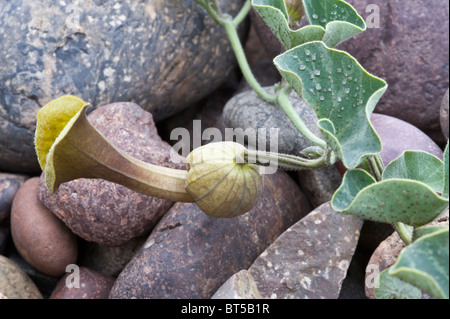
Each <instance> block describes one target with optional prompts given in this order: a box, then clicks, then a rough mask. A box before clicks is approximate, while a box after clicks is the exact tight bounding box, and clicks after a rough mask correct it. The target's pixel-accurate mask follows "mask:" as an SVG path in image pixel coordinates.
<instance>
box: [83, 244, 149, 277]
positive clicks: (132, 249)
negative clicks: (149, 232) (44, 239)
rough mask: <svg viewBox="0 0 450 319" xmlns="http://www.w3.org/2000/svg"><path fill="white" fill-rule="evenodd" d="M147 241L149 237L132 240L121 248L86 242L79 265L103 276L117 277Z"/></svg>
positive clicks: (120, 246)
mask: <svg viewBox="0 0 450 319" xmlns="http://www.w3.org/2000/svg"><path fill="white" fill-rule="evenodd" d="M146 239H147V236H140V237H136V238H132V239H130V240H129V241H127V242H126V243H123V244H121V245H119V246H100V245H99V244H97V243H94V242H88V241H85V242H84V245H82V248H81V249H80V251H81V252H80V254H79V255H80V256H79V258H78V264H79V265H80V266H83V267H86V268H89V269H92V270H95V271H97V272H99V273H102V274H103V275H106V276H110V277H117V276H118V275H119V273H120V272H121V271H122V269H123V268H124V267H125V266H126V264H128V262H129V261H130V260H131V259H132V258H133V256H134V255H135V254H136V252H137V251H138V250H139V249H140V248H141V246H142V245H143V244H144V242H145V240H146Z"/></svg>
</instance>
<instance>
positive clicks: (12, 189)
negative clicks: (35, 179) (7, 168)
mask: <svg viewBox="0 0 450 319" xmlns="http://www.w3.org/2000/svg"><path fill="white" fill-rule="evenodd" d="M26 179H27V177H26V176H24V175H18V174H6V173H0V224H2V222H4V221H6V220H7V219H8V218H9V215H10V212H11V205H12V202H13V199H14V196H15V195H16V193H17V190H18V189H19V188H20V186H21V185H22V184H23V183H24V182H25V180H26Z"/></svg>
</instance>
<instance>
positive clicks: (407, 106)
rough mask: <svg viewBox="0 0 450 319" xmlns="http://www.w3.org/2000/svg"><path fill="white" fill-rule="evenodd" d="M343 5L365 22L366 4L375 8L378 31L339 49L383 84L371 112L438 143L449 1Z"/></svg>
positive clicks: (372, 0)
mask: <svg viewBox="0 0 450 319" xmlns="http://www.w3.org/2000/svg"><path fill="white" fill-rule="evenodd" d="M348 2H349V3H350V4H352V5H353V6H354V7H355V9H356V11H358V12H359V13H360V15H361V16H362V17H363V18H364V19H366V18H367V17H368V16H369V15H370V14H372V13H373V12H371V11H370V10H369V11H368V12H367V11H366V8H367V6H368V5H369V4H370V5H377V6H378V8H379V13H380V27H379V28H368V29H367V30H366V31H365V32H363V33H361V34H359V35H357V36H356V37H354V38H352V39H349V40H348V41H346V42H344V43H342V44H341V45H339V46H338V49H341V50H344V51H348V52H349V53H350V54H351V55H353V56H354V57H355V58H356V59H357V60H358V61H359V63H361V65H362V66H363V67H364V68H365V69H366V70H367V71H369V72H370V73H372V74H374V75H376V76H378V77H381V78H383V79H384V80H385V81H386V82H387V83H388V85H389V88H388V90H387V91H386V93H385V94H384V96H383V97H382V98H381V100H380V102H379V103H378V105H377V108H376V112H377V113H382V114H386V115H391V116H393V117H396V118H399V119H402V120H404V121H406V122H408V123H411V124H412V125H414V126H416V127H418V128H419V129H421V130H422V131H424V132H425V133H426V134H427V135H429V136H430V137H431V138H432V139H433V140H435V141H437V142H438V143H440V142H442V140H443V138H442V133H441V128H440V125H439V106H440V103H441V100H442V97H443V96H444V94H445V91H446V90H447V89H448V85H449V60H448V57H449V55H448V47H449V36H448V30H449V3H448V1H443V0H439V1H428V0H416V1H402V0H363V1H361V0H349V1H348ZM430 17H432V18H430ZM369 22H370V21H369Z"/></svg>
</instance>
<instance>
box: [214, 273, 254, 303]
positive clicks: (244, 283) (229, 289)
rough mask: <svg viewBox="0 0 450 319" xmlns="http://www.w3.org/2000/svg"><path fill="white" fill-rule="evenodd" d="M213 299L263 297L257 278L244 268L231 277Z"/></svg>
mask: <svg viewBox="0 0 450 319" xmlns="http://www.w3.org/2000/svg"><path fill="white" fill-rule="evenodd" d="M211 299H261V294H260V293H259V291H258V288H257V287H256V283H255V280H254V279H253V277H252V275H250V273H249V272H248V271H247V270H245V269H243V270H241V271H239V272H237V273H235V274H234V275H233V276H231V277H230V279H228V280H227V281H225V283H224V284H223V285H222V286H221V287H220V288H219V289H218V290H217V291H216V292H215V293H214V295H213V296H212V297H211Z"/></svg>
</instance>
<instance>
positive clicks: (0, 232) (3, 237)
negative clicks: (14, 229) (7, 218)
mask: <svg viewBox="0 0 450 319" xmlns="http://www.w3.org/2000/svg"><path fill="white" fill-rule="evenodd" d="M10 232H11V231H10V229H9V227H3V226H0V255H4V252H5V247H6V243H7V241H8V239H9V234H10Z"/></svg>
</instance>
